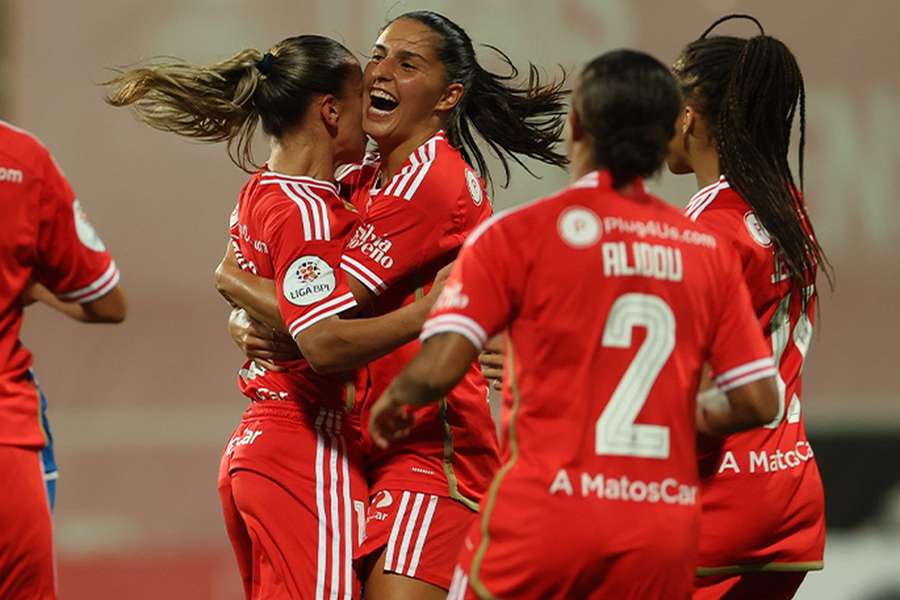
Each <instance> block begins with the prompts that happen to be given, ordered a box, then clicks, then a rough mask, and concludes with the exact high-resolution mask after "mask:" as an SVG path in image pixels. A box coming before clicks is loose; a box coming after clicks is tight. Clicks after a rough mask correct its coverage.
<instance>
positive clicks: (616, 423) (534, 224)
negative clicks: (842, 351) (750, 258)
mask: <svg viewBox="0 0 900 600" xmlns="http://www.w3.org/2000/svg"><path fill="white" fill-rule="evenodd" d="M599 176H600V177H602V176H603V175H602V174H600V175H599ZM504 221H505V222H504ZM497 225H500V226H502V227H503V230H504V233H506V234H507V235H508V236H509V238H510V239H511V240H518V241H517V242H515V243H516V244H518V245H520V247H519V248H518V250H519V252H520V253H521V257H522V269H523V270H524V271H525V272H526V275H525V277H527V279H525V281H524V284H523V285H524V287H523V295H522V297H521V299H520V300H519V306H518V311H519V314H518V318H517V319H516V320H515V321H514V322H513V325H512V328H511V331H510V334H511V342H512V349H511V357H512V358H511V360H512V364H513V365H514V371H513V374H514V379H512V380H511V382H510V385H509V386H508V393H507V394H506V396H505V403H506V405H507V407H508V408H510V409H511V410H510V413H509V418H510V419H514V421H515V423H514V424H513V423H511V422H510V423H509V438H510V439H509V440H508V443H507V444H506V446H505V448H506V450H507V452H517V453H518V454H519V458H518V461H517V462H518V465H517V467H516V469H517V470H519V471H520V472H521V476H522V477H524V478H532V477H533V478H535V481H540V482H541V487H544V482H546V483H548V484H551V483H552V485H551V487H550V488H549V492H550V493H551V495H553V494H556V495H559V494H564V495H570V496H573V497H581V498H588V497H590V498H593V499H598V500H605V501H621V502H635V503H645V504H648V505H650V504H653V505H660V506H664V505H671V506H689V507H694V506H695V505H696V503H697V501H698V498H697V488H696V484H697V473H696V463H695V460H696V456H695V449H694V435H695V427H694V396H695V394H696V390H697V386H698V384H699V379H700V374H701V368H702V365H703V364H704V362H705V360H706V358H707V356H708V353H709V346H710V344H711V340H712V336H713V332H714V327H715V326H716V315H718V314H719V313H720V310H721V309H720V304H721V302H723V301H724V298H723V297H722V292H721V290H722V289H723V287H722V284H721V281H722V280H721V276H720V273H721V272H722V271H723V269H724V267H723V264H724V262H723V257H722V255H721V254H720V250H719V248H718V247H717V243H716V240H715V238H714V237H713V236H712V235H711V234H709V233H708V232H706V231H705V230H703V229H701V228H698V227H696V226H694V225H693V224H692V223H690V222H689V221H688V220H686V219H685V218H683V217H682V216H681V215H680V214H679V213H678V212H677V211H676V210H675V209H673V208H671V207H669V206H668V205H666V204H665V203H663V202H662V201H660V200H658V199H656V198H654V197H652V196H650V195H648V194H646V193H644V192H643V191H641V190H639V191H637V192H636V193H635V194H634V195H633V196H632V197H625V196H623V195H621V194H619V193H617V192H615V191H614V190H613V189H612V188H610V187H608V185H600V186H599V187H598V174H597V173H594V174H591V175H588V176H587V177H585V178H584V179H582V180H581V181H579V182H578V183H576V184H575V185H573V186H572V187H570V188H569V189H567V190H566V191H564V192H562V193H560V194H559V195H557V196H555V197H552V198H549V199H545V200H541V201H538V202H537V203H535V204H533V205H531V206H529V207H528V208H525V209H524V210H522V211H520V212H518V213H516V212H513V213H512V214H510V216H509V217H507V218H505V219H503V220H502V221H500V222H498V223H497ZM513 415H514V416H513ZM623 478H624V479H623ZM626 481H629V482H631V483H625V482H626ZM546 489H547V488H546V487H545V490H546Z"/></svg>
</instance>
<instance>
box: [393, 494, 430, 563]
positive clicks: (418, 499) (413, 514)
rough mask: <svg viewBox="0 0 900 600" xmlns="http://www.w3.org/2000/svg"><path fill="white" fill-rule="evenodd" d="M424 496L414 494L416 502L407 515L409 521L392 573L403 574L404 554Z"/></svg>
mask: <svg viewBox="0 0 900 600" xmlns="http://www.w3.org/2000/svg"><path fill="white" fill-rule="evenodd" d="M424 499H425V494H416V500H415V502H413V507H412V512H410V513H409V520H408V521H407V522H406V530H405V531H404V532H403V543H402V544H400V553H399V554H398V555H397V565H396V566H395V567H394V571H395V572H397V573H403V567H404V566H405V565H406V553H407V551H409V541H410V540H411V539H412V534H413V531H415V529H416V519H418V518H419V509H420V508H422V501H423V500H424Z"/></svg>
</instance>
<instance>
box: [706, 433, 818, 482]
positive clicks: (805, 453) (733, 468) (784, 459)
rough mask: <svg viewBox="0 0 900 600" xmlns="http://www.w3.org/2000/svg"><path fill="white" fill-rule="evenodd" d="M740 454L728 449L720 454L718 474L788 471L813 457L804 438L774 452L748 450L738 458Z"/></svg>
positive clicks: (810, 448)
mask: <svg viewBox="0 0 900 600" xmlns="http://www.w3.org/2000/svg"><path fill="white" fill-rule="evenodd" d="M739 456H740V455H737V456H736V455H735V453H734V452H732V451H731V450H728V451H727V452H725V454H724V455H723V456H722V462H720V463H719V471H718V472H719V474H720V475H721V474H724V473H743V472H745V471H746V472H748V473H777V472H779V471H789V470H791V469H796V468H798V467H800V466H803V465H804V464H806V463H807V462H809V461H810V460H812V458H813V450H812V446H810V445H809V442H807V441H805V440H800V441H799V442H797V443H796V444H794V447H793V448H791V449H790V450H787V451H784V450H780V449H776V450H775V451H774V452H767V451H766V450H759V451H757V450H750V451H749V452H747V454H746V456H744V460H739Z"/></svg>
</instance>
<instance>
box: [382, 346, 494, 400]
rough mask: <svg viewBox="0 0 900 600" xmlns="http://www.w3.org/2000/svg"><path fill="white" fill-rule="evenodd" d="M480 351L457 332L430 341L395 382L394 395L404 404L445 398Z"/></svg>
mask: <svg viewBox="0 0 900 600" xmlns="http://www.w3.org/2000/svg"><path fill="white" fill-rule="evenodd" d="M477 353H478V351H477V350H476V349H475V347H474V346H472V344H471V343H470V342H469V341H468V340H467V339H465V338H464V337H462V336H461V335H459V334H456V333H443V334H439V335H437V336H435V337H434V338H432V339H431V340H429V341H428V342H427V343H426V344H425V345H424V346H423V347H422V350H421V351H420V352H419V354H417V355H416V356H415V358H413V360H412V361H411V362H410V363H409V365H407V367H406V368H405V369H404V370H403V372H402V373H401V374H400V375H399V376H398V377H397V379H395V380H394V383H393V384H392V387H393V386H396V387H395V393H396V395H397V397H398V398H402V401H403V403H404V404H409V405H410V406H416V407H418V406H424V405H426V404H429V403H431V402H434V401H436V400H438V399H440V398H441V397H443V396H446V395H447V394H448V393H450V391H451V390H452V389H453V388H454V387H456V384H457V383H459V382H460V380H461V379H462V378H463V376H465V374H466V371H467V370H468V369H469V366H470V365H471V364H472V361H473V360H474V359H475V356H476V355H477Z"/></svg>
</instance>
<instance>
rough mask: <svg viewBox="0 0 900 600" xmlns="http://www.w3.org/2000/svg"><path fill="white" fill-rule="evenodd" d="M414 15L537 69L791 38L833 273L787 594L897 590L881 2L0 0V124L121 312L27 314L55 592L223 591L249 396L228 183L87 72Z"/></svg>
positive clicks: (212, 595) (892, 594)
mask: <svg viewBox="0 0 900 600" xmlns="http://www.w3.org/2000/svg"><path fill="white" fill-rule="evenodd" d="M419 8H429V9H434V10H438V11H441V12H443V13H445V14H447V15H448V16H450V17H451V18H452V19H454V20H455V21H457V22H458V23H459V24H461V25H462V26H463V27H464V28H465V29H466V30H467V31H468V32H469V34H470V35H471V36H472V38H473V39H474V40H476V41H477V42H484V43H491V44H494V45H496V46H498V47H500V48H502V49H504V50H505V51H506V52H508V53H509V54H510V56H512V58H513V59H514V60H515V61H516V62H517V64H520V65H524V64H525V63H526V61H529V60H530V61H532V62H534V63H536V64H538V65H541V66H542V67H544V68H545V69H546V71H547V73H548V74H550V75H554V74H556V73H558V72H559V70H558V67H557V65H563V66H564V67H566V68H567V69H572V68H575V67H577V66H578V65H579V64H581V63H583V62H584V61H586V60H587V59H589V58H591V57H593V56H595V55H596V54H599V53H600V52H603V51H605V50H608V49H611V48H615V47H620V46H633V47H638V48H641V49H644V50H647V51H650V52H652V53H654V54H655V55H656V56H658V57H659V58H660V59H661V60H663V61H664V62H666V63H671V62H672V61H673V60H674V58H675V57H676V55H677V54H678V52H679V50H680V48H681V47H682V46H683V45H684V44H686V43H687V42H689V41H691V40H692V39H694V38H696V37H697V36H698V35H699V34H700V33H701V32H702V31H703V30H704V29H705V27H706V26H707V25H708V24H709V23H710V22H712V21H713V20H714V19H715V18H717V17H719V16H721V15H723V14H725V13H729V12H752V13H753V14H754V15H756V16H757V17H759V18H760V19H761V20H762V22H763V24H764V25H765V26H766V29H767V31H768V33H770V34H772V35H775V36H776V37H779V38H781V39H782V40H784V41H785V42H786V43H787V44H788V45H789V46H790V47H791V49H792V50H793V51H794V53H795V54H796V55H797V58H798V60H799V62H800V65H801V67H802V69H803V72H804V75H805V78H806V90H807V118H808V125H807V147H806V152H807V154H806V192H807V197H808V199H809V203H810V209H811V213H812V215H813V219H814V222H815V225H816V227H817V229H818V233H819V236H820V239H821V241H822V244H823V246H824V247H825V249H826V251H827V252H828V254H829V256H830V258H831V260H832V262H833V264H834V267H835V271H836V273H837V287H836V289H835V290H834V291H833V292H831V291H829V290H828V289H827V287H826V286H825V285H824V282H822V285H820V287H821V296H822V305H823V310H822V313H823V315H824V318H823V319H822V321H821V323H820V327H819V331H818V334H817V335H816V338H815V342H814V345H813V349H812V351H811V353H810V358H809V359H808V370H807V371H806V390H805V398H804V401H805V402H804V406H803V409H804V410H805V411H806V415H807V423H808V426H809V429H810V436H811V437H812V440H813V445H814V448H815V450H816V452H817V456H818V461H819V466H820V468H821V470H822V473H823V478H824V480H825V484H826V488H827V501H828V521H829V538H828V542H829V544H828V551H827V555H826V569H825V571H824V572H821V573H813V574H812V575H810V576H809V577H808V578H807V581H806V583H805V584H804V587H803V588H802V589H801V594H800V598H803V599H825V600H829V599H839V600H844V599H860V600H876V599H881V600H886V599H888V598H900V570H898V569H897V567H898V565H900V541H898V538H900V467H898V459H900V376H898V368H900V360H898V358H900V356H898V351H897V345H896V338H897V335H898V334H900V314H898V313H897V312H894V309H895V308H896V304H895V303H896V302H897V301H898V299H900V270H898V267H897V262H896V257H897V256H898V253H900V237H898V236H897V235H896V233H895V230H894V228H895V226H896V224H897V223H898V221H900V203H898V202H897V198H898V195H900V175H898V173H900V169H898V167H900V75H898V70H897V65H896V59H897V56H898V52H900V41H898V38H897V34H896V22H897V19H898V18H900V3H896V2H884V1H879V0H858V1H856V2H846V1H843V0H841V1H838V0H819V1H816V2H812V1H811V0H808V1H806V2H775V1H768V0H766V1H753V2H751V1H749V0H748V1H738V0H681V1H679V2H661V1H658V0H554V1H547V0H516V1H513V0H453V1H452V2H451V1H449V0H447V1H424V0H423V1H421V2H413V1H406V0H403V1H400V2H394V1H389V2H383V1H362V0H359V1H352V0H327V1H309V0H302V1H301V0H293V1H288V0H117V1H116V2H109V1H101V0H81V1H79V2H59V1H58V0H0V36H2V47H0V82H2V85H0V118H3V119H4V120H7V121H11V122H13V123H15V124H17V125H19V126H21V127H24V128H26V129H28V130H30V131H32V132H34V133H35V134H36V135H37V136H38V137H39V138H41V139H42V140H43V141H44V143H45V144H46V145H47V146H48V147H49V148H50V149H51V151H52V152H53V154H54V155H55V156H56V158H57V160H58V162H59V163H60V164H61V165H62V167H63V169H64V170H65V172H66V174H67V176H68V178H69V179H70V181H71V182H72V185H73V186H74V188H75V190H76V192H77V194H78V197H79V199H80V200H81V203H82V205H83V206H84V207H85V209H86V210H87V212H88V214H89V215H90V217H91V219H92V221H93V222H94V224H95V226H96V227H97V229H98V230H99V232H100V233H101V235H102V236H103V238H104V240H105V242H106V244H107V246H108V247H109V248H110V249H111V251H112V252H113V254H114V255H115V257H116V260H117V262H118V264H119V267H120V269H121V271H122V282H123V285H124V288H125V289H126V291H127V292H128V295H129V299H130V304H131V313H130V315H129V318H128V320H127V322H126V323H125V324H124V325H122V326H120V327H115V328H107V327H84V326H79V325H78V324H77V323H73V322H69V321H67V320H65V319H64V318H63V317H61V316H60V315H57V314H55V313H52V312H51V311H50V310H48V309H46V308H45V307H42V306H36V307H33V308H30V309H29V310H28V315H27V318H26V327H25V330H24V336H23V337H24V341H25V342H26V344H27V345H28V346H29V347H30V348H32V350H33V351H34V353H35V370H36V372H37V375H38V377H39V379H40V381H41V384H42V386H43V388H44V390H45V392H46V394H47V396H48V397H49V400H50V410H49V416H50V419H51V423H52V426H53V430H54V433H55V436H56V440H57V457H58V461H59V464H60V469H61V476H60V479H59V488H58V489H59V492H58V504H57V512H56V517H55V520H56V525H55V527H56V543H57V549H58V559H59V577H60V591H61V597H62V598H63V599H64V600H66V599H68V600H82V599H107V598H117V599H118V598H128V599H131V600H143V599H150V598H166V599H167V600H180V599H182V598H183V599H192V600H205V599H215V600H232V599H238V598H240V597H241V592H240V586H239V581H238V576H237V572H236V566H235V563H234V559H233V557H232V555H231V549H230V546H229V544H228V540H227V538H226V536H225V532H224V528H223V525H222V519H221V515H220V510H219V504H218V499H217V496H216V490H215V482H216V470H217V465H218V460H219V456H220V452H221V449H222V446H223V444H224V442H225V441H226V438H227V437H228V435H229V434H230V432H231V430H232V428H233V427H234V426H235V424H236V423H237V422H238V419H239V416H240V413H241V411H242V410H243V407H244V403H245V402H244V400H243V398H242V397H241V395H240V394H239V393H238V392H237V390H236V386H235V372H236V369H237V367H238V366H239V363H240V360H241V357H240V355H239V353H238V352H237V350H236V348H235V347H234V346H233V344H232V343H231V341H230V340H229V338H228V337H227V334H226V330H225V320H226V315H227V310H226V307H225V304H224V302H223V301H222V300H221V299H220V298H219V297H218V295H217V294H216V292H215V290H214V289H213V286H212V270H213V268H214V266H215V265H216V264H217V262H218V260H219V259H220V257H221V255H222V253H223V251H224V248H225V241H226V225H227V219H228V215H229V213H230V212H231V209H232V207H233V206H234V202H235V199H236V196H237V192H238V189H239V187H240V185H241V183H242V182H243V180H244V178H245V175H244V174H243V173H242V172H241V171H239V170H238V169H237V168H235V167H233V166H232V164H231V163H230V162H229V160H228V158H227V156H226V154H225V149H224V148H223V147H221V146H209V145H201V144H196V143H190V142H186V141H184V140H182V139H179V138H176V137H174V136H171V135H166V134H162V133H158V132H155V131H152V130H150V129H148V128H146V127H143V126H141V125H139V124H138V123H136V122H135V121H134V120H133V119H132V117H131V116H130V115H129V114H128V113H127V112H126V111H124V110H114V109H112V108H110V107H107V106H105V105H104V104H103V102H102V96H103V90H102V88H101V87H99V86H98V85H97V84H98V83H99V82H101V81H104V80H105V79H108V78H109V77H110V76H111V75H112V72H111V71H110V70H108V68H109V67H112V66H117V65H127V64H132V63H135V62H137V61H140V60H143V59H147V58H151V57H153V56H157V55H174V56H178V57H181V58H184V59H187V60H190V61H193V62H201V63H203V62H213V61H216V60H220V59H222V58H225V57H227V56H229V55H231V54H232V53H234V52H236V51H238V50H240V49H243V48H247V47H256V48H260V49H263V50H264V49H266V48H268V47H269V46H270V45H271V44H273V43H274V42H276V41H278V40H280V39H282V38H284V37H288V36H290V35H294V34H298V33H310V32H316V33H322V34H325V35H330V36H333V37H335V38H337V39H339V40H342V41H343V42H344V43H345V44H346V45H347V46H348V47H349V48H351V49H352V50H354V51H356V52H358V53H359V55H360V57H361V59H363V58H364V57H365V56H366V55H367V53H368V51H369V49H370V46H371V44H372V42H373V41H374V39H375V38H376V36H377V33H378V30H379V28H380V26H381V25H383V24H384V23H385V21H386V20H387V18H389V17H391V16H396V15H399V14H401V13H402V12H404V11H406V10H413V9H419ZM723 31H727V32H734V33H737V34H740V35H749V34H751V33H752V31H753V30H752V29H751V28H750V27H749V26H748V25H745V24H742V25H729V26H727V27H726V28H725V29H723ZM483 56H484V57H485V58H484V60H485V63H486V64H488V65H491V64H493V65H496V62H492V59H491V58H490V53H489V52H484V53H483ZM258 158H259V160H260V161H261V160H264V159H265V147H264V145H261V146H260V153H259V154H258ZM536 172H537V173H539V174H540V175H541V179H534V178H531V177H530V176H528V175H527V174H526V173H525V172H524V171H521V170H518V171H515V172H514V174H513V180H512V184H511V185H510V186H509V187H508V188H506V189H502V188H500V187H498V188H497V189H496V190H495V206H496V207H501V208H502V207H508V206H512V205H515V204H518V203H521V202H524V201H526V200H529V199H531V198H533V197H535V196H539V195H542V194H545V193H547V192H550V191H553V190H555V189H557V188H559V187H560V186H562V185H563V184H564V183H565V181H566V176H565V174H564V173H562V172H560V171H554V170H549V169H546V168H536ZM652 187H653V189H654V191H656V192H657V193H659V194H661V195H662V196H663V197H665V198H666V199H668V200H669V201H671V202H672V203H674V204H679V205H682V204H684V203H686V202H687V200H688V199H689V198H690V196H691V195H692V193H693V191H694V190H695V188H696V184H695V181H694V179H693V177H691V176H687V177H674V176H672V175H670V174H664V175H662V176H660V177H659V178H658V179H657V180H655V181H654V182H652ZM761 501H764V499H761Z"/></svg>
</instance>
